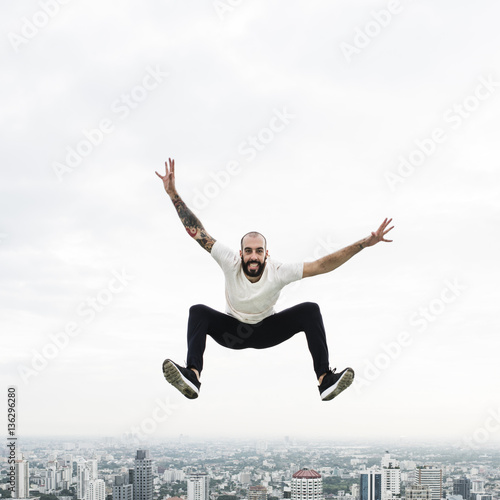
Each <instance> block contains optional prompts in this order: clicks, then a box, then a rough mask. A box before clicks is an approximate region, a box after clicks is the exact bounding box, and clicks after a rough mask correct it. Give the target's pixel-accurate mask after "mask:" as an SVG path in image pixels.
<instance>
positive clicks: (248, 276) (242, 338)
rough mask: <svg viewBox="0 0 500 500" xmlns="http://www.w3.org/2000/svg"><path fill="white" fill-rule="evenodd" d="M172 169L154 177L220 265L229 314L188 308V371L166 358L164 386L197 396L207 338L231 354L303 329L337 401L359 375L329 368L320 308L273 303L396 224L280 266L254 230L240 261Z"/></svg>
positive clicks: (326, 393)
mask: <svg viewBox="0 0 500 500" xmlns="http://www.w3.org/2000/svg"><path fill="white" fill-rule="evenodd" d="M174 166H175V165H174V160H171V159H169V165H167V162H165V175H160V174H159V173H158V172H156V175H157V176H158V177H160V179H161V180H162V181H163V186H164V188H165V191H166V192H167V194H168V195H169V196H170V199H171V200H172V202H173V204H174V206H175V209H176V210H177V214H178V215H179V218H180V220H181V222H182V223H183V224H184V227H185V228H186V231H187V232H188V234H189V236H191V237H192V238H194V239H195V240H196V241H197V242H198V243H199V244H200V245H201V246H202V247H203V248H204V249H205V250H206V251H207V252H209V253H210V255H211V256H212V257H213V258H214V259H215V261H216V262H217V263H218V264H219V266H220V267H221V268H222V271H223V272H224V276H225V284H226V313H221V312H219V311H216V310H214V309H212V308H210V307H207V306H205V305H202V304H198V305H194V306H191V308H190V309H189V319H188V328H187V329H188V332H187V343H188V353H187V360H186V367H185V368H184V367H182V366H179V365H178V364H176V363H174V362H173V361H172V360H170V359H166V360H165V361H164V362H163V374H164V376H165V378H166V379H167V381H168V382H169V383H170V384H172V385H173V386H174V387H175V388H176V389H178V390H179V391H180V392H182V394H184V396H186V397H187V398H189V399H195V398H197V397H198V394H199V392H200V387H201V383H200V374H201V371H202V369H203V353H204V352H205V345H206V340H207V335H210V336H211V337H212V338H213V339H214V340H215V341H216V342H217V343H218V344H220V345H222V346H224V347H228V348H230V349H246V348H249V347H252V348H254V349H265V348H267V347H272V346H275V345H278V344H281V342H284V341H285V340H288V339H289V338H291V337H292V336H293V335H295V334H296V333H298V332H305V334H306V339H307V345H308V347H309V351H310V353H311V356H312V358H313V364H314V371H315V372H316V376H317V377H318V384H319V392H320V395H321V399H322V400H323V401H328V400H330V399H333V398H334V397H336V396H338V395H339V394H340V393H341V392H342V391H343V390H344V389H346V388H347V387H349V386H350V385H351V383H352V381H353V379H354V371H353V369H352V368H346V369H345V370H342V371H341V372H340V373H336V370H335V369H334V370H333V371H332V370H330V365H329V361H328V347H327V343H326V333H325V327H324V325H323V319H322V317H321V312H320V309H319V306H318V304H315V303H313V302H304V303H302V304H298V305H296V306H293V307H290V308H288V309H285V310H284V311H281V312H278V313H276V312H275V311H274V305H275V304H276V302H277V300H278V297H279V295H280V291H281V289H282V288H283V287H284V286H285V285H288V284H289V283H292V282H293V281H297V280H300V279H302V278H307V277H309V276H316V275H317V274H323V273H329V272H330V271H333V270H334V269H336V268H337V267H339V266H341V265H342V264H343V263H344V262H347V261H348V260H349V259H350V258H351V257H352V256H353V255H355V254H357V253H358V252H360V251H361V250H362V249H363V248H366V247H371V246H373V245H375V244H376V243H378V242H379V241H385V242H390V241H392V240H387V239H385V238H384V236H385V235H386V234H387V233H388V232H389V231H390V230H391V229H392V228H393V227H394V226H392V227H390V228H389V229H386V228H387V226H388V225H389V224H390V222H391V220H392V219H389V220H387V219H385V220H384V222H382V224H381V225H380V227H379V228H378V229H377V230H376V231H374V232H372V233H371V235H370V236H367V237H366V238H363V239H362V240H359V241H357V242H356V243H353V244H352V245H349V246H348V247H345V248H342V249H341V250H338V251H337V252H334V253H332V254H330V255H326V256H325V257H322V258H321V259H318V260H315V261H314V262H303V263H302V262H301V263H294V264H282V263H280V262H275V261H274V260H272V259H270V258H268V257H269V254H268V251H267V248H266V239H265V238H264V236H262V235H261V234H260V233H257V232H250V233H247V234H245V235H244V236H243V238H242V239H241V250H240V252H239V256H238V254H237V253H236V252H234V251H233V250H231V249H230V248H228V247H226V246H224V245H223V244H222V243H220V242H219V241H218V240H215V239H214V238H212V236H210V235H209V234H208V233H207V232H206V230H205V228H204V227H203V225H202V224H201V222H200V221H199V219H198V218H197V217H196V215H194V214H193V212H192V211H191V210H190V209H189V208H188V207H187V206H186V204H185V203H184V202H183V201H182V199H181V197H180V196H179V195H178V193H177V191H176V189H175V171H174ZM169 167H170V168H169Z"/></svg>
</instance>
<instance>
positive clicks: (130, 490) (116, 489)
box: [113, 474, 134, 500]
mask: <svg viewBox="0 0 500 500" xmlns="http://www.w3.org/2000/svg"><path fill="white" fill-rule="evenodd" d="M128 479H129V475H128V474H123V475H121V476H115V481H114V484H113V500H134V486H133V485H132V484H130V483H129V481H128Z"/></svg>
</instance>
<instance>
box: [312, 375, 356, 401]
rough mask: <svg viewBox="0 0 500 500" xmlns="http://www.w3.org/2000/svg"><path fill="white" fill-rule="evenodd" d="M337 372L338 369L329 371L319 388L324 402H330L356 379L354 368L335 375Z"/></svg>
mask: <svg viewBox="0 0 500 500" xmlns="http://www.w3.org/2000/svg"><path fill="white" fill-rule="evenodd" d="M335 370H336V368H334V369H333V371H332V370H328V371H327V372H326V375H325V376H324V377H323V380H322V381H321V385H320V386H319V387H318V389H319V393H320V395H321V399H322V400H323V401H330V399H333V398H334V397H336V396H338V395H339V394H340V393H341V392H342V391H343V390H345V389H347V388H348V387H349V386H350V385H351V384H352V381H353V379H354V370H353V369H352V368H346V369H345V370H343V371H341V372H340V373H335Z"/></svg>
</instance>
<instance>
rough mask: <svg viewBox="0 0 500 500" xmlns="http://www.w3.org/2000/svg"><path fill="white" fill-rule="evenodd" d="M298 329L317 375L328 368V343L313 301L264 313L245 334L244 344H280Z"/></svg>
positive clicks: (258, 345)
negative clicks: (258, 323)
mask: <svg viewBox="0 0 500 500" xmlns="http://www.w3.org/2000/svg"><path fill="white" fill-rule="evenodd" d="M250 326H253V325H250ZM299 332H304V333H305V335H306V340H307V346H308V348H309V352H310V353H311V356H312V358H313V366H314V371H315V373H316V376H317V377H318V379H319V378H320V377H321V376H322V375H324V374H325V373H326V372H327V371H328V369H329V363H328V346H327V343H326V332H325V326H324V324H323V318H322V316H321V311H320V309H319V306H318V304H316V303H314V302H303V303H302V304H297V305H296V306H293V307H289V308H288V309H285V310H283V311H281V312H279V313H276V314H273V315H272V316H268V317H267V318H265V319H264V320H263V321H262V323H261V326H260V327H259V328H256V329H255V335H252V336H251V337H249V339H248V342H247V344H248V345H247V346H248V347H253V348H255V349H265V348H267V347H272V346H275V345H278V344H281V343H282V342H285V341H286V340H288V339H290V338H292V337H293V336H294V335H295V334H296V333H299Z"/></svg>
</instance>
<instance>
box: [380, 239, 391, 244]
mask: <svg viewBox="0 0 500 500" xmlns="http://www.w3.org/2000/svg"><path fill="white" fill-rule="evenodd" d="M382 241H386V242H387V243H392V240H386V239H385V238H382Z"/></svg>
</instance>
